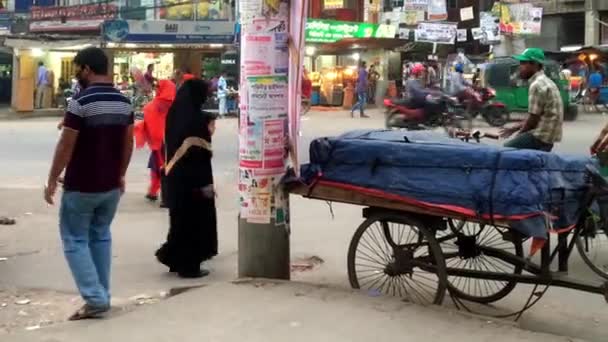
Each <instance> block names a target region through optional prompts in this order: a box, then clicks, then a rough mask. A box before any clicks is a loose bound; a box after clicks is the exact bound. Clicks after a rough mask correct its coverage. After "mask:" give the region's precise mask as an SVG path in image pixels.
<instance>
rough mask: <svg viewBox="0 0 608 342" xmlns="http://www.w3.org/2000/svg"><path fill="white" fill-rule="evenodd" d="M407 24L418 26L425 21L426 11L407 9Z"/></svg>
mask: <svg viewBox="0 0 608 342" xmlns="http://www.w3.org/2000/svg"><path fill="white" fill-rule="evenodd" d="M404 13H405V25H408V26H416V25H418V23H420V22H423V21H424V16H425V12H424V11H405V12H404Z"/></svg>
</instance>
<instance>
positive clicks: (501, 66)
mask: <svg viewBox="0 0 608 342" xmlns="http://www.w3.org/2000/svg"><path fill="white" fill-rule="evenodd" d="M544 70H545V73H546V74H547V76H549V78H551V79H552V80H553V81H554V82H555V84H556V85H557V87H558V88H559V91H560V93H561V95H562V100H563V101H564V120H566V121H574V120H576V117H577V116H578V107H577V105H576V104H574V103H571V102H570V94H569V91H568V81H567V80H566V79H564V78H563V77H562V75H561V73H560V69H559V64H557V62H555V61H552V60H547V61H546V63H545V65H544ZM482 81H483V83H484V87H490V88H493V89H494V90H495V91H496V98H495V99H494V101H497V102H502V103H503V104H504V105H505V106H506V108H507V109H508V111H509V112H510V113H511V112H527V111H528V86H529V85H528V80H522V79H521V78H520V77H519V62H518V61H516V60H515V59H513V58H511V57H498V58H495V59H494V60H493V61H492V62H490V63H488V64H486V66H485V68H484V71H483V75H482Z"/></svg>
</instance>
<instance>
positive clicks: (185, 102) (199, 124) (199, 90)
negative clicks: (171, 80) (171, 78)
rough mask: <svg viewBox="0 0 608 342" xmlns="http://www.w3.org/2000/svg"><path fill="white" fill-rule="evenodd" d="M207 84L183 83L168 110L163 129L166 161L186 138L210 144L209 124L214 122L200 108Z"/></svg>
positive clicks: (199, 81) (190, 81)
mask: <svg viewBox="0 0 608 342" xmlns="http://www.w3.org/2000/svg"><path fill="white" fill-rule="evenodd" d="M208 91H209V84H208V83H207V82H205V81H203V80H199V79H194V80H188V81H186V82H184V84H183V85H182V86H181V87H180V88H179V90H178V91H177V94H176V96H175V100H174V101H173V104H172V105H171V108H169V113H168V114H167V121H166V128H165V145H166V149H167V156H166V159H167V160H171V158H172V157H173V155H174V154H175V152H176V151H177V149H178V148H179V147H180V146H181V145H182V143H183V142H184V140H185V139H186V138H188V137H199V138H203V139H205V140H207V141H208V142H209V143H211V133H210V132H209V122H211V121H212V120H215V116H214V115H213V114H211V113H207V112H203V111H202V110H201V107H202V106H203V103H205V101H207V96H208Z"/></svg>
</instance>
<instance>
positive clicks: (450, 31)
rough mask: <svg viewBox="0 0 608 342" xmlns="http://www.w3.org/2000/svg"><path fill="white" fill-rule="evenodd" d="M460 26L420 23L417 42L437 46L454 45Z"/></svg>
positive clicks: (417, 30)
mask: <svg viewBox="0 0 608 342" xmlns="http://www.w3.org/2000/svg"><path fill="white" fill-rule="evenodd" d="M457 27H458V25H457V24H455V23H428V22H427V23H420V24H418V28H417V29H416V41H417V42H425V43H436V44H454V42H455V41H456V34H457Z"/></svg>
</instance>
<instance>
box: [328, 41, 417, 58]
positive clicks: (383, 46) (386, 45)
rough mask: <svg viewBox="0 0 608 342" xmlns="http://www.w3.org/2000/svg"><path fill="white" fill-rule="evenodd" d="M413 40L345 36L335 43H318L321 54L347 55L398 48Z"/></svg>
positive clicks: (409, 43)
mask: <svg viewBox="0 0 608 342" xmlns="http://www.w3.org/2000/svg"><path fill="white" fill-rule="evenodd" d="M411 44H412V42H410V41H407V40H403V39H397V38H344V39H342V40H339V41H337V42H334V43H325V44H319V45H317V54H319V55H327V54H330V55H347V54H351V53H353V51H357V50H396V49H398V48H402V47H405V46H408V45H409V46H411Z"/></svg>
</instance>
